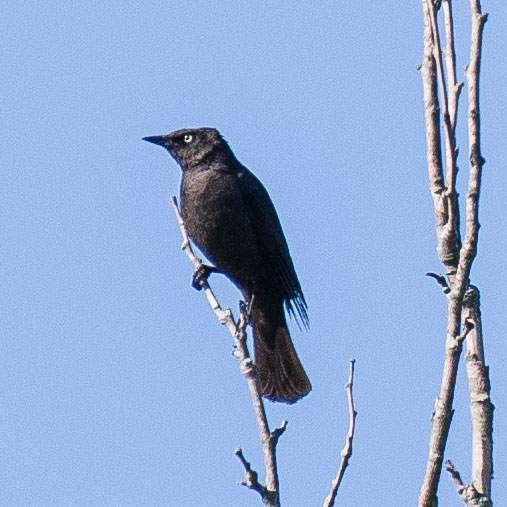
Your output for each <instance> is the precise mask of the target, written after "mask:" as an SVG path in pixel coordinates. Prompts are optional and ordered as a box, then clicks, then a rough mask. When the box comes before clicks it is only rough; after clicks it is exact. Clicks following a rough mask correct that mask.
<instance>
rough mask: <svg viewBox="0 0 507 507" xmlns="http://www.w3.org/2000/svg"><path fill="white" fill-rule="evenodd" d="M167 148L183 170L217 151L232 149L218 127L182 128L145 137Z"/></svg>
mask: <svg viewBox="0 0 507 507" xmlns="http://www.w3.org/2000/svg"><path fill="white" fill-rule="evenodd" d="M143 140H144V141H148V142H149V143H153V144H158V145H159V146H162V147H163V148H165V149H166V150H167V151H168V152H169V153H170V154H171V155H172V157H173V158H174V159H175V160H176V162H178V164H179V165H180V166H181V168H182V169H183V170H186V169H190V168H192V167H194V166H197V165H199V164H201V163H203V162H205V161H206V160H207V159H209V158H211V157H212V156H213V155H216V154H217V153H225V152H226V151H230V149H229V147H228V145H227V143H226V142H225V141H224V139H223V138H222V136H221V135H220V133H219V132H218V130H217V129H214V128H207V127H206V128H195V129H181V130H176V131H174V132H171V133H170V134H167V135H162V136H152V137H143Z"/></svg>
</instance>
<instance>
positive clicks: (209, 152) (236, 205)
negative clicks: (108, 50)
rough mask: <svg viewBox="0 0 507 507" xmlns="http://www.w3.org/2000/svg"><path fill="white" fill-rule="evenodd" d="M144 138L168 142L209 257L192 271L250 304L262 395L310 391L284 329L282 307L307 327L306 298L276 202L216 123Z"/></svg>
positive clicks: (186, 207) (290, 398)
mask: <svg viewBox="0 0 507 507" xmlns="http://www.w3.org/2000/svg"><path fill="white" fill-rule="evenodd" d="M144 140H145V141H148V142H150V143H154V144H157V145H160V146H162V147H164V148H166V149H167V150H168V151H169V153H170V154H171V155H172V157H173V158H174V159H175V160H176V162H177V163H178V164H179V165H180V167H181V169H182V180H181V187H180V201H181V214H182V217H183V221H184V223H185V227H186V229H187V232H188V234H189V236H190V238H191V239H192V241H194V243H195V244H196V245H197V246H198V247H199V248H200V249H201V250H202V252H203V253H204V254H205V255H206V256H207V257H208V258H209V260H210V261H211V262H213V264H214V266H205V267H204V268H203V269H202V270H201V271H200V272H198V273H196V275H194V286H195V287H196V288H199V287H200V284H201V283H202V281H203V279H205V278H206V277H207V276H209V274H210V273H211V272H214V271H218V272H221V273H223V274H225V275H226V276H227V277H228V278H229V279H230V280H231V281H232V282H233V283H234V284H235V285H236V286H237V287H238V288H239V290H240V291H241V292H242V294H243V297H244V298H245V300H246V301H247V302H249V304H250V308H251V309H250V311H251V313H250V319H251V324H252V327H253V335H254V350H255V364H256V366H257V370H258V375H259V380H260V385H261V390H262V394H263V396H265V397H266V398H269V399H271V400H273V401H281V402H285V403H294V402H296V401H297V400H299V399H300V398H302V397H303V396H305V395H306V394H308V393H309V392H310V390H311V384H310V381H309V379H308V377H307V375H306V373H305V370H304V369H303V366H302V365H301V362H300V360H299V358H298V356H297V354H296V350H295V349H294V345H293V343H292V339H291V337H290V334H289V330H288V328H287V322H286V319H285V312H284V304H285V307H286V308H287V310H288V312H289V313H291V314H292V315H293V316H296V317H298V318H299V319H300V321H301V322H302V324H303V325H304V326H305V327H308V315H307V305H306V301H305V298H304V295H303V292H302V290H301V285H300V283H299V280H298V277H297V275H296V271H295V269H294V265H293V263H292V259H291V256H290V253H289V248H288V247H287V241H286V239H285V236H284V234H283V231H282V227H281V225H280V221H279V219H278V216H277V214H276V210H275V207H274V206H273V203H272V202H271V199H270V197H269V195H268V192H267V191H266V189H265V188H264V186H263V185H262V183H261V182H260V181H259V180H258V179H257V178H256V177H255V176H254V174H252V173H251V172H250V171H249V170H248V169H247V168H246V167H245V166H243V165H242V164H241V163H240V162H239V161H238V159H237V158H236V157H235V155H234V153H233V152H232V150H231V148H230V147H229V145H228V144H227V142H226V141H225V140H224V138H223V137H222V136H221V135H220V133H219V132H218V130H216V129H214V128H197V129H182V130H178V131H176V132H172V133H171V134H167V135H162V136H153V137H145V138H144Z"/></svg>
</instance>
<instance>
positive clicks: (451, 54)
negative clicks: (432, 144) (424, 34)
mask: <svg viewBox="0 0 507 507" xmlns="http://www.w3.org/2000/svg"><path fill="white" fill-rule="evenodd" d="M442 10H443V12H444V26H445V40H446V48H445V67H446V72H447V79H448V81H449V88H448V94H449V119H450V122H451V128H452V133H453V135H454V130H455V128H456V120H457V117H458V101H459V96H460V93H461V90H462V88H463V83H458V82H457V79H456V52H455V50H454V19H453V15H452V2H450V1H449V0H444V1H443V3H442Z"/></svg>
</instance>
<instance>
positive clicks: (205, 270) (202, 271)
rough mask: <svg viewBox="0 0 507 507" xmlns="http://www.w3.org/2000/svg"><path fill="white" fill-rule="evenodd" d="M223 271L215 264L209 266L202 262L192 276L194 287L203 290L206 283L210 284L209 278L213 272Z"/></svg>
mask: <svg viewBox="0 0 507 507" xmlns="http://www.w3.org/2000/svg"><path fill="white" fill-rule="evenodd" d="M220 272H221V271H220V270H219V269H217V268H215V267H214V266H208V265H207V264H201V265H200V266H199V267H198V268H197V269H196V270H195V272H194V275H193V276H192V287H193V288H194V289H196V290H201V289H202V288H203V287H204V286H205V285H207V284H208V278H209V276H210V275H211V273H220Z"/></svg>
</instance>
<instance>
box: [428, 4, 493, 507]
mask: <svg viewBox="0 0 507 507" xmlns="http://www.w3.org/2000/svg"><path fill="white" fill-rule="evenodd" d="M470 2H471V6H472V44H471V57H470V65H469V68H468V83H469V93H468V96H469V114H468V123H469V139H470V161H471V169H470V178H469V188H468V193H467V199H466V234H465V242H464V245H463V246H462V247H461V245H460V234H459V206H458V196H457V193H456V176H457V155H458V153H457V149H456V138H455V126H456V119H457V110H458V98H459V93H460V89H461V84H458V83H457V81H456V63H455V55H454V40H453V39H454V27H453V18H452V2H451V0H444V2H443V13H444V24H445V31H446V41H447V48H446V70H447V78H448V81H449V89H448V90H447V89H446V82H445V76H444V70H443V63H442V57H441V54H442V52H441V48H440V37H439V34H438V23H437V8H436V6H435V3H434V2H433V0H423V13H424V27H425V28H424V63H423V68H422V70H423V73H422V77H423V87H424V101H425V106H426V139H427V143H428V166H429V169H430V171H429V172H430V188H431V191H432V194H433V200H434V203H435V210H436V212H437V237H438V243H439V247H438V252H439V255H440V258H441V260H442V262H443V264H444V265H446V266H447V267H448V276H449V286H450V287H449V288H450V291H449V292H448V296H447V302H448V322H447V337H446V356H445V361H444V368H443V373H442V382H441V386H440V393H439V397H438V398H437V400H436V403H435V409H434V412H433V418H432V431H431V438H430V451H429V457H428V461H427V466H426V474H425V477H424V482H423V486H422V488H421V493H420V497H419V505H420V506H421V507H422V506H424V507H435V506H436V505H437V503H438V500H437V488H438V483H439V480H440V475H441V470H442V463H443V457H444V451H445V445H446V442H447V436H448V433H449V428H450V425H451V420H452V416H453V409H452V404H453V399H454V389H455V385H456V375H457V371H458V364H459V358H460V355H461V350H462V341H463V340H462V339H461V337H460V336H459V332H460V326H461V318H462V304H463V299H464V295H465V291H466V289H467V287H468V284H469V276H470V270H471V266H472V262H473V260H474V258H475V256H476V253H477V240H478V232H479V222H478V206H479V195H480V184H481V173H482V164H483V159H482V157H481V154H480V123H479V101H478V88H479V69H480V56H481V44H482V28H483V25H484V22H485V20H486V16H485V15H483V14H481V12H480V3H479V1H478V0H470ZM430 55H431V58H430ZM435 75H437V76H438V78H439V79H438V82H439V83H440V93H441V97H442V100H443V111H442V115H443V121H444V135H445V145H446V169H447V171H446V174H447V177H446V182H445V183H446V185H447V186H446V187H445V188H446V190H445V194H444V199H445V203H446V210H447V213H448V215H447V217H445V215H444V214H443V213H440V216H442V217H445V218H447V221H446V222H445V223H444V224H443V225H442V224H440V223H439V222H438V217H439V213H438V211H439V208H438V207H437V204H438V205H441V202H440V201H439V200H437V199H435V187H436V185H435V174H436V172H435V169H434V165H435V157H434V156H433V151H432V150H430V143H429V142H428V140H431V142H432V146H440V142H441V141H440V136H439V132H438V131H436V127H437V126H438V121H437V120H436V119H433V120H432V121H428V118H429V117H431V113H432V111H431V109H430V107H431V105H432V104H435V103H436V101H437V100H438V95H437V84H436V77H435ZM447 92H448V94H449V97H450V100H449V103H448V99H447ZM429 129H431V130H429ZM440 176H441V174H440ZM439 190H440V191H441V188H440V189H439ZM438 195H441V194H440V193H439V194H438ZM466 322H467V321H465V323H466ZM467 333H468V331H467ZM467 333H465V334H464V335H462V336H466V334H467ZM476 333H477V331H476ZM488 386H489V382H488ZM488 396H489V391H488ZM488 400H489V398H488ZM483 415H484V414H483ZM484 427H485V426H484V425H483V429H484ZM483 435H484V433H483ZM482 455H484V452H483V453H482ZM484 473H486V474H487V473H488V472H487V470H486V472H484V469H481V474H484ZM489 476H490V475H489ZM489 487H490V484H489Z"/></svg>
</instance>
